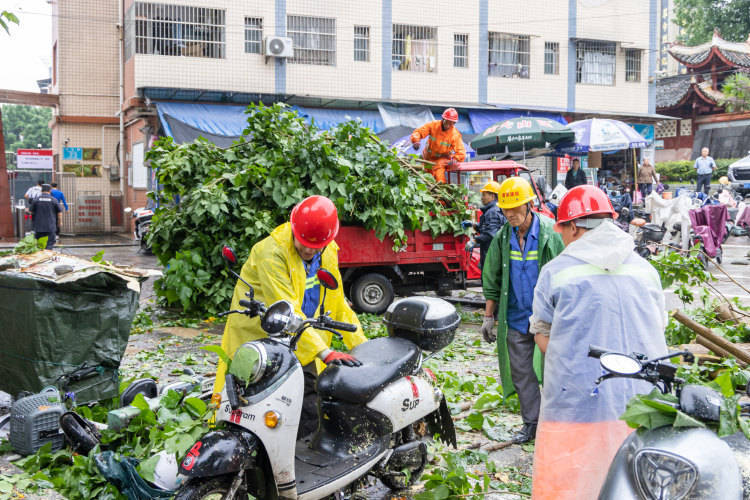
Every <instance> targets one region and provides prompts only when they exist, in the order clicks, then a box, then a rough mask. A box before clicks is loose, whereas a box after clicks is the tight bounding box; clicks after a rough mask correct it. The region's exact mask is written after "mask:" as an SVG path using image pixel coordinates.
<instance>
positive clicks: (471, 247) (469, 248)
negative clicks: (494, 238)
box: [464, 240, 477, 252]
mask: <svg viewBox="0 0 750 500" xmlns="http://www.w3.org/2000/svg"><path fill="white" fill-rule="evenodd" d="M475 246H477V242H476V241H474V240H469V241H467V242H466V247H464V250H466V251H467V252H471V251H472V250H474V247H475Z"/></svg>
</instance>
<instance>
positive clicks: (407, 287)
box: [336, 160, 553, 314]
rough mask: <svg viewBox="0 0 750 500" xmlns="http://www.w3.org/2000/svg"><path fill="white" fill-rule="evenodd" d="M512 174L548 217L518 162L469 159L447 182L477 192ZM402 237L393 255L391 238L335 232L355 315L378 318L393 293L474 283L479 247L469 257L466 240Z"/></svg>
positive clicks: (443, 290)
mask: <svg viewBox="0 0 750 500" xmlns="http://www.w3.org/2000/svg"><path fill="white" fill-rule="evenodd" d="M516 175H520V176H521V177H524V178H526V179H527V180H528V181H529V182H531V185H532V187H533V188H534V191H535V192H536V194H537V200H536V202H535V209H536V210H537V211H538V212H541V213H544V214H545V215H548V216H550V217H553V215H552V212H550V211H549V209H548V208H547V206H546V205H545V204H544V193H543V191H542V190H540V189H539V187H538V186H537V184H536V182H535V180H534V178H533V176H532V175H531V172H530V171H529V169H528V168H526V167H525V166H524V165H522V164H520V163H516V162H514V161H511V160H503V161H491V160H485V161H473V162H466V163H461V164H459V166H458V167H457V168H455V169H451V170H450V171H448V172H447V177H448V182H450V183H452V184H463V185H464V186H466V187H467V188H469V189H470V190H472V191H475V192H477V193H478V192H479V190H480V189H481V188H482V187H484V185H485V184H486V183H487V182H489V181H490V180H496V181H498V182H502V181H503V180H504V179H505V178H507V177H511V176H516ZM459 229H460V228H456V231H458V230H459ZM406 234H407V244H406V248H405V249H404V250H403V251H401V252H394V251H393V241H392V240H391V239H390V238H385V239H384V240H382V241H381V240H379V239H378V238H377V237H376V236H375V232H374V231H372V230H369V231H368V230H366V229H364V228H361V227H356V226H343V227H342V228H341V230H340V231H339V235H338V236H337V237H336V243H338V245H339V247H340V248H341V249H340V250H339V267H340V268H341V274H342V278H343V280H344V287H345V288H344V290H346V292H347V294H348V297H349V298H350V299H351V301H352V302H353V304H354V307H355V309H357V310H358V311H361V312H368V313H374V314H380V313H382V312H384V311H385V310H386V309H387V308H388V306H389V305H390V303H391V302H392V301H393V298H394V296H395V294H399V295H409V294H411V293H413V292H417V291H427V290H435V291H437V293H438V294H439V295H447V294H450V292H451V290H454V289H465V288H466V286H467V285H471V284H474V285H479V279H480V277H481V274H480V271H479V267H478V263H479V249H478V248H477V249H474V252H473V254H469V253H467V252H466V251H465V249H464V248H465V246H466V243H467V241H468V237H467V236H465V235H459V236H454V235H453V234H441V235H439V236H437V237H433V236H432V235H431V234H430V233H429V232H424V231H407V232H406Z"/></svg>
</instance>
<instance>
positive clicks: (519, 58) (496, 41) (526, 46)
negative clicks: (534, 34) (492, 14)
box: [488, 32, 531, 78]
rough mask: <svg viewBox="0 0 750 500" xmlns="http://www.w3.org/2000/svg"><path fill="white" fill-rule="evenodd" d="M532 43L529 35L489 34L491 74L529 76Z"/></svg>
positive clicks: (489, 69) (516, 76)
mask: <svg viewBox="0 0 750 500" xmlns="http://www.w3.org/2000/svg"><path fill="white" fill-rule="evenodd" d="M530 46H531V43H530V37H529V36H528V35H511V34H508V33H494V32H490V34H489V68H488V74H489V76H502V77H505V78H529V59H530V58H531V48H530Z"/></svg>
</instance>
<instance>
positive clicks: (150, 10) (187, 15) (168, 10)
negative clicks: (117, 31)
mask: <svg viewBox="0 0 750 500" xmlns="http://www.w3.org/2000/svg"><path fill="white" fill-rule="evenodd" d="M132 21H133V22H134V23H135V53H136V54H157V55H163V56H187V57H208V58H212V59H222V58H224V57H226V12H225V11H224V10H223V9H209V8H205V7H190V6H186V5H172V4H161V3H147V2H136V4H135V12H134V16H133V18H132ZM127 30H128V28H127V27H126V31H127Z"/></svg>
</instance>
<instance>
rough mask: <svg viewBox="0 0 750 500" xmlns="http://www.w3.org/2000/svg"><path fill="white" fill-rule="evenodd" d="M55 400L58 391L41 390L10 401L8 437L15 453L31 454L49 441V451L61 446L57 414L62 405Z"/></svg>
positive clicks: (61, 437)
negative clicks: (39, 392) (50, 444)
mask: <svg viewBox="0 0 750 500" xmlns="http://www.w3.org/2000/svg"><path fill="white" fill-rule="evenodd" d="M50 399H52V400H53V401H50ZM55 399H56V400H57V401H54V400H55ZM59 401H60V395H59V393H57V392H42V393H41V394H34V395H33V396H27V397H25V398H21V399H19V400H18V401H16V402H15V403H14V404H13V407H12V408H11V410H10V436H9V438H10V444H11V446H12V447H13V450H15V451H16V453H20V454H21V455H31V454H32V453H36V451H37V450H38V449H39V448H41V447H42V446H44V445H45V444H46V443H49V442H51V443H52V451H56V450H59V449H61V448H62V447H63V442H64V435H63V433H62V431H61V430H60V416H61V415H62V414H63V413H64V412H65V408H64V407H63V405H62V404H60V403H59Z"/></svg>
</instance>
